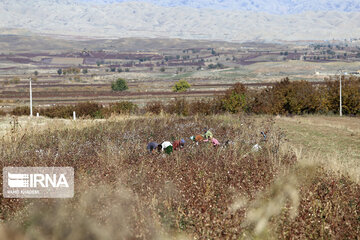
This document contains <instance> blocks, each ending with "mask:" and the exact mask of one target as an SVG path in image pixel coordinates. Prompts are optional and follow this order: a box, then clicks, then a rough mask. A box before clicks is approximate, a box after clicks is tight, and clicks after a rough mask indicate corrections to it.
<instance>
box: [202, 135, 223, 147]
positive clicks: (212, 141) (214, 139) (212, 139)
mask: <svg viewBox="0 0 360 240" xmlns="http://www.w3.org/2000/svg"><path fill="white" fill-rule="evenodd" d="M209 140H210V142H211V143H212V144H213V146H214V147H216V146H219V145H220V143H219V141H218V140H217V139H216V138H214V137H212V138H210V139H206V140H204V142H209Z"/></svg>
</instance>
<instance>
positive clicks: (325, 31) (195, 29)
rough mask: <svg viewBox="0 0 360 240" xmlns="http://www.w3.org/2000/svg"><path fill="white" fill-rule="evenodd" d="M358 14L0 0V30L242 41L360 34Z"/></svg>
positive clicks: (349, 36) (323, 38) (337, 36)
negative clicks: (19, 29) (290, 13)
mask: <svg viewBox="0 0 360 240" xmlns="http://www.w3.org/2000/svg"><path fill="white" fill-rule="evenodd" d="M358 19H360V12H350V13H346V12H334V11H328V12H303V13H298V14H292V15H274V14H270V13H260V12H251V11H230V10H216V9H196V8H191V7H188V6H176V7H162V6H158V5H154V4H151V3H143V2H122V3H112V4H100V5H99V4H97V3H94V2H86V3H82V2H79V1H77V2H74V1H69V0H33V1H32V2H31V4H29V2H28V1H26V0H17V1H12V0H1V1H0V28H21V29H26V30H29V31H33V32H35V33H47V34H62V35H79V36H93V37H111V38H124V37H150V38H158V37H159V38H162V37H165V38H182V39H206V40H225V41H234V42H245V41H275V40H284V41H294V40H332V39H344V38H357V37H360V36H356V34H358V35H360V21H358Z"/></svg>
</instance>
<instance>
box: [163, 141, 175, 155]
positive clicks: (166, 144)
mask: <svg viewBox="0 0 360 240" xmlns="http://www.w3.org/2000/svg"><path fill="white" fill-rule="evenodd" d="M161 147H162V150H163V151H164V152H165V153H166V154H170V153H172V152H173V145H172V144H171V142H168V141H165V142H163V143H162V144H161Z"/></svg>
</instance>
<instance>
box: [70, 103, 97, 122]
mask: <svg viewBox="0 0 360 240" xmlns="http://www.w3.org/2000/svg"><path fill="white" fill-rule="evenodd" d="M101 109H102V106H101V105H100V104H97V103H91V102H86V103H79V104H77V105H75V107H74V111H75V112H76V116H78V117H92V118H95V117H96V116H98V115H99V113H100V110H101Z"/></svg>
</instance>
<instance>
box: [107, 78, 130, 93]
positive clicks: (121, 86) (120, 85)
mask: <svg viewBox="0 0 360 240" xmlns="http://www.w3.org/2000/svg"><path fill="white" fill-rule="evenodd" d="M111 89H112V90H113V91H125V90H127V89H129V87H128V85H127V83H126V81H125V79H122V78H118V79H117V80H116V81H115V82H113V83H112V84H111Z"/></svg>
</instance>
